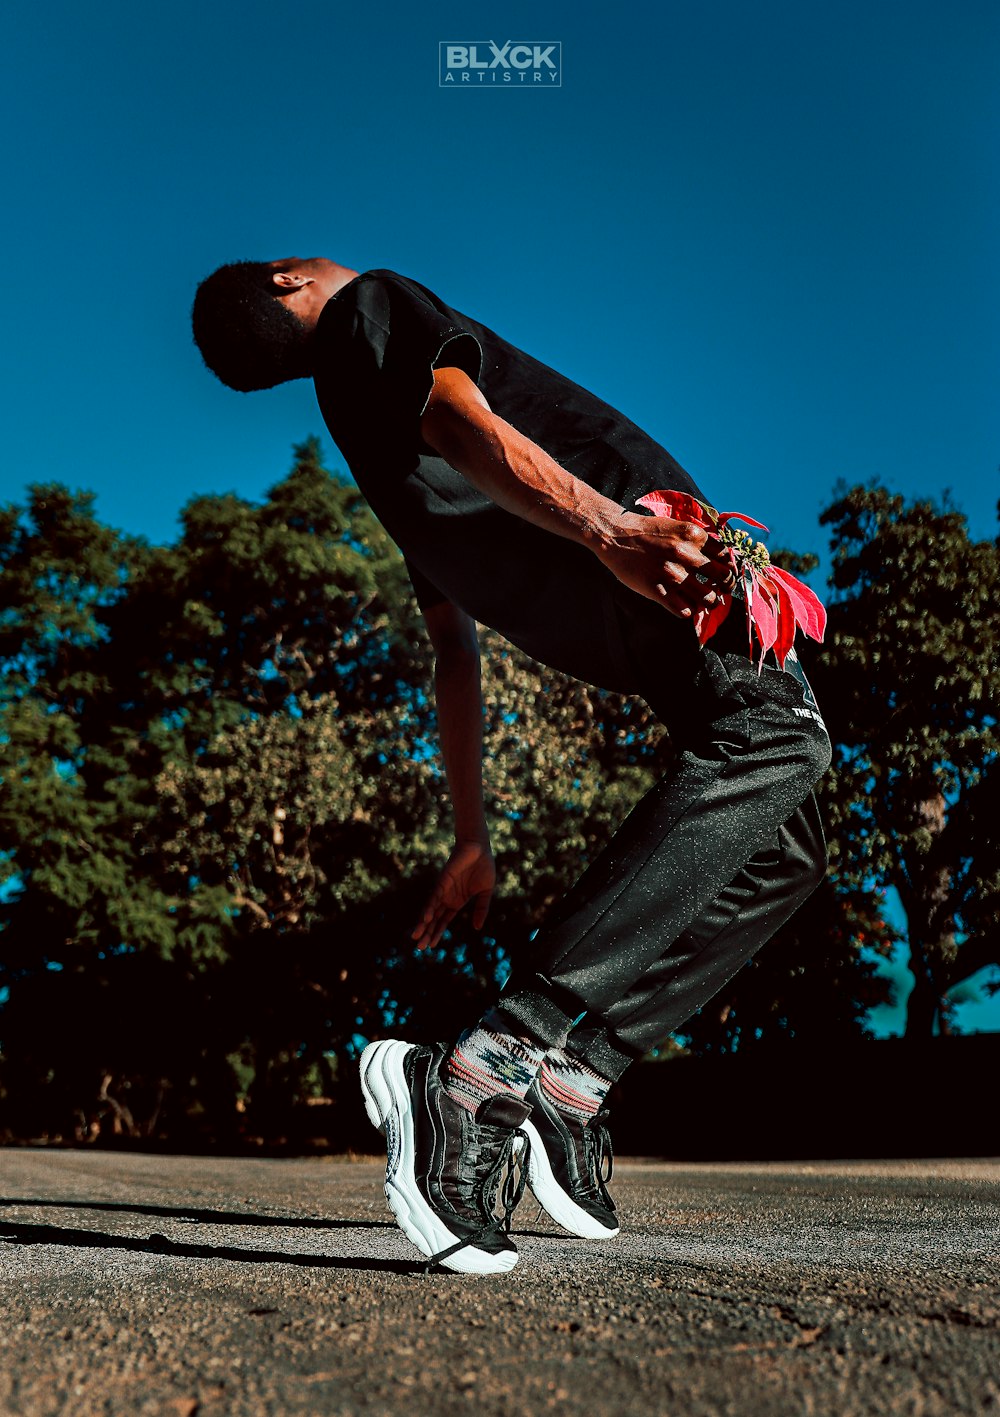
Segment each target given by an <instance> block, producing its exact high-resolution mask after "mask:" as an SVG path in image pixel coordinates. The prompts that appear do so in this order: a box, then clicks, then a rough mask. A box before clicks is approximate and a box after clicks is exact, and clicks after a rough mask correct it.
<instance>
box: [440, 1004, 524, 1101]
mask: <svg viewBox="0 0 1000 1417" xmlns="http://www.w3.org/2000/svg"><path fill="white" fill-rule="evenodd" d="M513 1023H514V1021H513V1019H509V1018H507V1016H506V1015H505V1014H504V1012H503V1010H502V1009H490V1010H489V1011H488V1012H487V1013H485V1014H484V1015H483V1017H482V1018H481V1019H480V1020H479V1022H478V1023H477V1024H476V1026H475V1028H469V1029H466V1031H465V1032H464V1033H463V1034H462V1036H461V1038H460V1039H459V1040H458V1042H457V1043H456V1044H455V1046H454V1048H453V1049H452V1050H451V1052H450V1053H449V1054H448V1056H447V1058H446V1059H445V1061H444V1067H443V1068H442V1070H441V1079H442V1081H443V1083H444V1089H445V1092H447V1094H448V1096H449V1097H450V1098H451V1099H452V1101H453V1102H457V1103H458V1104H459V1106H460V1107H464V1108H465V1109H466V1110H467V1111H468V1112H472V1113H475V1112H476V1111H477V1110H478V1109H479V1108H480V1107H481V1106H482V1104H483V1103H484V1102H485V1101H487V1099H488V1098H490V1097H496V1096H498V1095H503V1096H505V1097H511V1096H513V1097H524V1096H525V1094H526V1093H527V1091H528V1088H529V1087H530V1086H531V1084H532V1083H533V1082H534V1080H535V1078H536V1077H537V1076H538V1069H539V1068H540V1067H541V1063H542V1059H543V1057H544V1056H545V1044H544V1043H536V1042H535V1041H534V1039H531V1038H526V1037H524V1036H523V1035H522V1034H518V1033H515V1032H513V1029H512V1025H513Z"/></svg>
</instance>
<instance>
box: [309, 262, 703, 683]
mask: <svg viewBox="0 0 1000 1417" xmlns="http://www.w3.org/2000/svg"><path fill="white" fill-rule="evenodd" d="M621 338H622V340H623V341H625V342H626V348H627V338H628V331H627V329H623V330H622V331H621ZM452 366H454V367H458V368H460V369H464V370H465V372H466V373H467V374H468V375H469V376H470V378H472V379H474V380H475V381H476V383H477V384H478V385H479V387H480V389H481V390H482V391H483V394H484V395H485V397H486V399H487V401H488V403H489V405H490V407H491V408H492V409H493V411H494V412H495V413H497V414H498V415H499V416H500V417H501V418H504V419H506V420H507V422H508V423H510V424H512V425H513V426H514V427H515V428H516V429H518V431H519V432H521V433H523V434H524V435H525V436H526V437H528V438H530V439H531V440H532V441H533V442H535V443H537V444H538V445H539V446H540V447H541V448H544V450H545V451H546V452H547V453H549V455H550V456H551V457H553V458H555V460H556V461H557V462H558V463H559V464H560V465H561V466H562V467H564V468H565V469H566V470H567V471H568V472H570V473H572V474H573V475H574V476H576V477H578V478H580V479H581V481H583V482H586V483H588V484H589V485H590V486H591V487H593V488H595V489H596V490H597V491H599V492H601V493H603V494H604V495H605V496H606V497H609V498H611V499H612V500H613V501H615V502H617V503H618V504H619V505H620V506H621V507H622V508H623V509H625V510H626V511H632V510H634V505H635V502H636V499H637V498H639V497H641V496H643V494H644V493H646V492H650V491H653V490H654V489H655V488H668V487H669V488H675V489H677V490H680V491H683V492H689V493H691V494H692V495H693V496H696V497H702V498H703V493H702V492H701V491H700V490H699V489H698V488H697V487H696V486H695V484H694V482H693V481H692V480H691V478H690V477H689V476H688V474H687V473H686V472H685V471H684V469H683V468H682V467H681V466H680V464H679V463H677V462H676V461H675V460H674V459H673V458H672V457H671V456H670V454H669V453H668V452H666V451H665V450H664V449H663V448H661V447H660V445H659V444H658V443H656V442H654V440H653V439H652V438H650V437H649V436H648V435H647V434H646V433H644V432H643V431H642V429H641V428H638V427H636V425H635V424H634V423H632V422H630V421H629V419H627V418H625V417H624V416H623V415H622V414H621V413H619V412H618V411H617V410H616V409H614V408H611V407H610V405H609V404H606V403H604V402H603V401H602V400H601V399H599V398H597V397H596V396H595V395H594V394H591V393H588V391H587V390H586V389H583V388H581V387H580V385H579V384H574V383H573V382H572V381H571V380H570V379H567V378H565V377H564V376H563V375H562V374H559V373H557V371H556V370H555V369H551V368H549V367H548V366H547V365H545V364H542V363H541V362H540V361H539V360H537V359H533V358H532V357H531V355H529V354H525V353H524V351H523V350H520V349H517V348H516V347H515V346H514V345H512V344H509V343H508V342H507V341H506V340H504V339H501V337H500V336H499V335H497V334H495V333H494V332H493V330H490V329H488V328H487V327H486V326H485V325H481V324H479V322H478V321H476V320H473V319H470V318H469V316H467V315H463V314H461V313H460V312H459V311H457V310H453V309H452V308H451V307H450V306H448V305H446V304H445V303H444V301H442V300H441V299H439V298H438V296H436V295H435V294H433V292H431V291H430V290H428V289H427V288H426V287H425V286H422V285H419V284H418V283H417V282H416V281H413V280H410V279H409V278H408V277H406V276H401V275H397V274H396V273H395V272H394V271H388V270H374V271H366V272H365V273H364V274H363V275H360V276H358V277H356V279H354V280H352V281H351V282H349V284H347V285H345V286H343V287H342V288H341V289H340V290H339V291H338V292H337V294H336V295H335V296H334V297H333V298H332V299H331V300H330V301H328V302H327V304H326V306H325V307H324V309H323V312H322V314H321V315H320V318H319V323H318V325H317V328H316V354H315V365H314V382H315V385H316V394H317V397H318V399H319V405H320V409H321V411H322V414H323V418H324V420H325V421H326V425H327V427H328V428H329V430H330V434H331V436H332V437H333V439H334V441H335V443H336V444H337V446H338V448H339V449H340V451H341V453H342V454H343V456H344V458H345V460H346V462H347V465H348V467H349V468H350V470H351V472H352V474H353V475H354V477H355V479H356V480H357V483H358V486H359V487H360V489H361V491H362V493H363V495H364V497H365V499H366V500H367V502H368V503H369V505H370V506H371V509H372V511H373V512H374V513H375V515H376V517H377V518H378V519H379V521H380V522H381V523H382V525H383V526H384V527H385V529H386V531H387V532H388V533H389V535H390V536H391V537H392V539H393V540H394V541H395V543H396V544H397V546H399V548H400V550H401V551H402V552H403V555H404V556H405V558H406V562H407V567H408V570H409V573H410V577H411V580H412V581H413V586H414V590H415V592H416V595H417V599H418V602H419V603H420V605H421V606H422V607H423V608H424V609H426V608H428V607H429V606H430V605H433V604H434V603H435V602H437V601H440V600H442V599H448V600H450V601H452V602H453V603H454V604H456V605H458V606H460V607H461V608H462V609H463V610H465V611H466V612H467V614H469V615H471V616H472V617H473V618H474V619H476V620H478V621H479V622H480V623H481V624H484V625H489V626H491V627H492V628H493V629H495V630H498V631H500V633H501V634H502V635H504V636H506V638H507V639H509V640H511V641H512V642H513V643H514V644H516V645H519V646H520V647H521V649H523V650H525V651H526V652H527V653H528V654H530V655H532V656H533V657H534V658H535V659H538V660H540V661H541V662H542V663H543V664H548V665H551V666H552V667H553V668H556V669H561V670H564V671H565V672H567V673H569V674H572V675H574V676H575V677H576V678H578V679H582V680H584V681H585V682H587V683H591V684H596V685H599V686H600V687H603V688H608V689H619V690H623V691H632V690H634V689H635V687H636V686H635V684H634V682H633V677H634V676H633V674H632V672H631V670H630V669H629V667H628V664H627V661H626V659H625V657H624V655H623V652H622V649H621V643H620V632H619V630H618V623H617V620H616V618H615V614H614V604H615V601H616V600H617V601H618V602H619V603H622V602H623V601H624V602H628V601H629V600H634V601H642V599H643V598H642V597H641V596H638V595H636V594H635V593H634V592H632V591H630V590H628V589H627V588H626V587H624V586H623V585H622V584H621V583H620V582H619V581H618V580H617V579H616V578H615V577H614V576H613V575H612V574H611V572H610V571H608V570H607V569H606V568H605V567H604V566H602V565H601V563H600V562H599V561H598V559H597V557H596V556H595V555H594V554H593V552H591V551H589V550H587V548H586V547H583V546H580V545H578V544H577V543H576V542H573V541H570V540H568V539H567V538H565V537H561V536H559V535H557V534H556V533H555V532H551V531H547V530H544V529H543V528H541V527H537V526H535V525H533V524H532V523H531V522H528V521H525V520H523V519H522V518H521V517H518V516H515V515H514V514H513V513H511V512H508V511H505V510H504V509H503V508H502V507H498V506H497V505H496V503H495V502H493V501H491V500H490V498H489V497H487V496H486V495H485V493H483V492H480V491H478V490H477V488H475V487H474V486H473V485H472V483H470V482H469V481H467V479H466V478H464V477H463V476H462V475H461V473H459V472H456V471H455V469H454V468H452V467H451V466H450V464H448V463H447V462H445V461H444V459H443V458H441V457H439V456H437V454H435V453H434V451H433V450H432V449H431V448H429V447H428V446H427V444H425V443H424V442H423V441H422V439H421V437H420V417H421V415H422V413H423V411H424V409H425V407H426V405H427V400H428V397H429V395H430V391H431V388H432V386H433V382H434V375H433V370H434V369H435V368H446V367H452ZM644 604H645V606H647V607H648V606H649V605H650V604H651V603H650V602H644ZM653 608H654V609H655V608H656V607H653ZM658 613H659V614H662V615H663V616H664V617H665V619H670V618H671V617H669V616H668V615H667V612H665V611H663V610H659V611H658Z"/></svg>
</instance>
